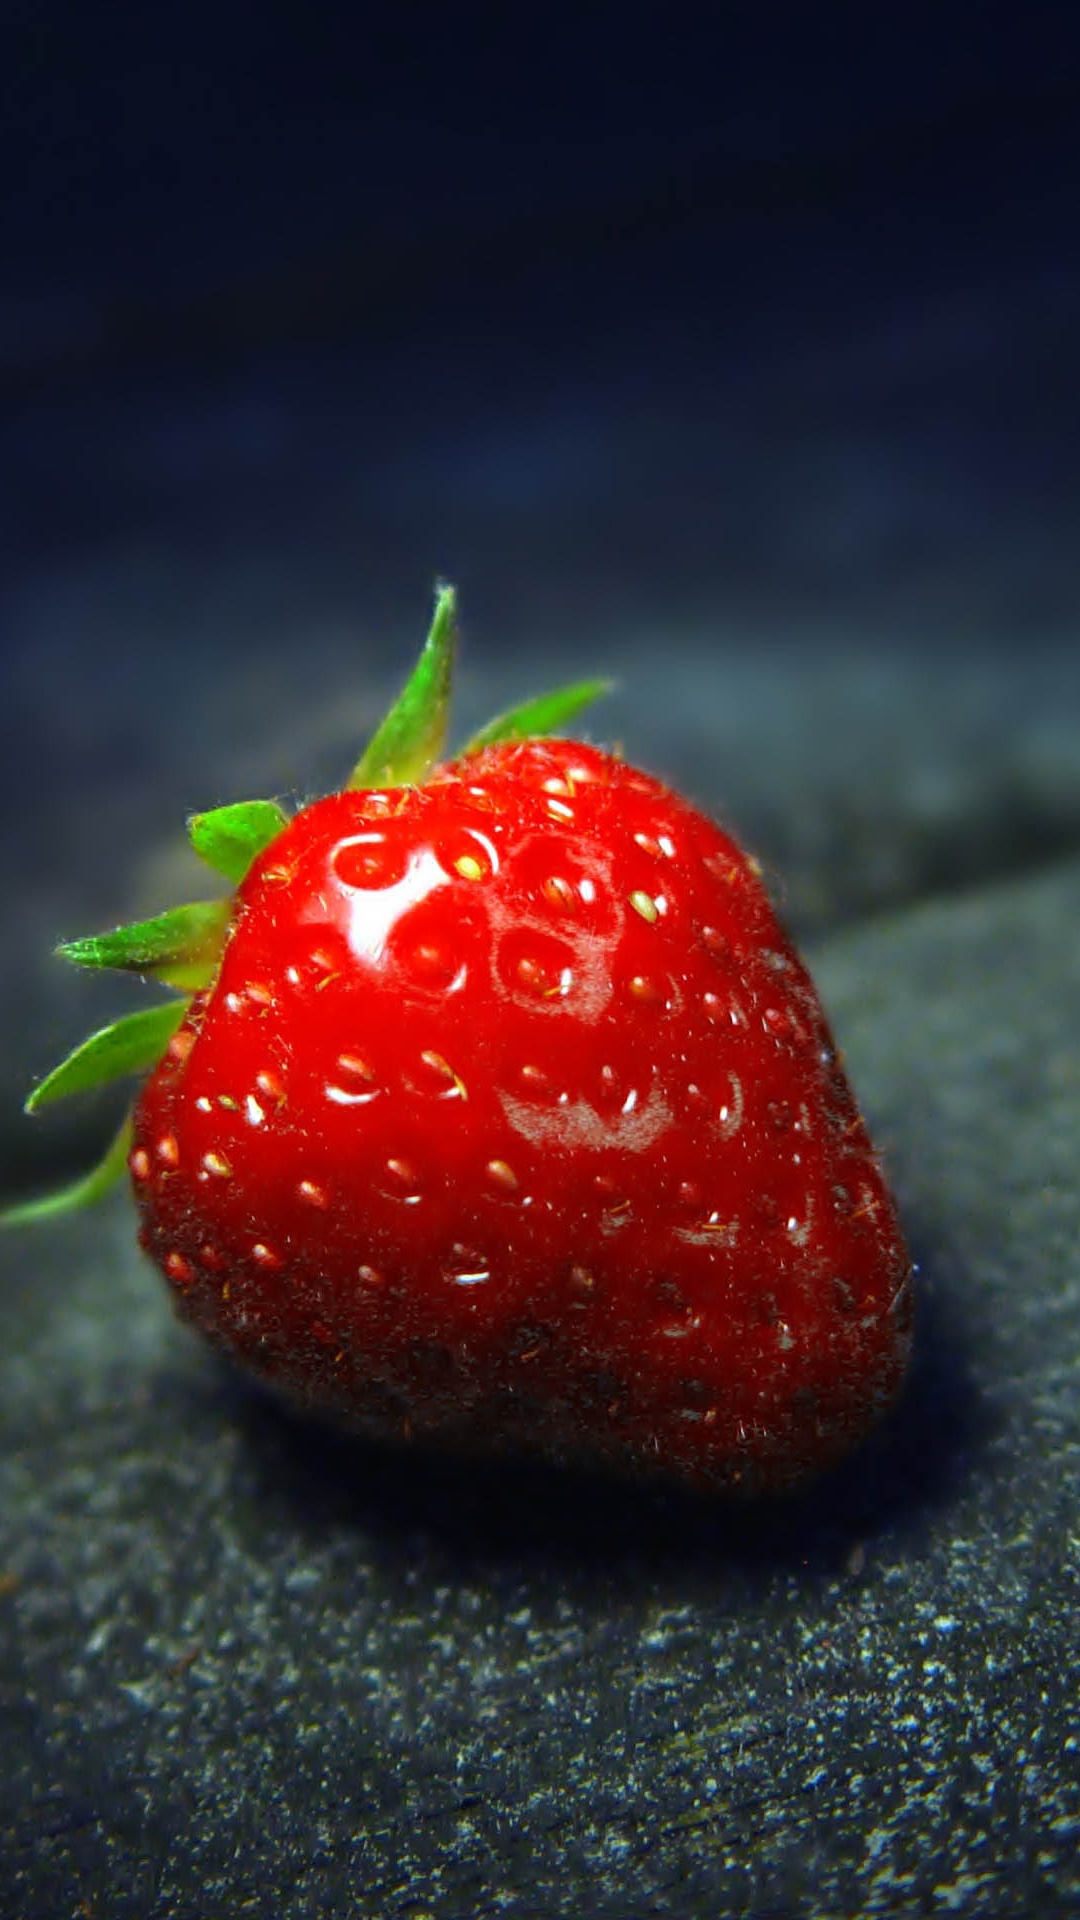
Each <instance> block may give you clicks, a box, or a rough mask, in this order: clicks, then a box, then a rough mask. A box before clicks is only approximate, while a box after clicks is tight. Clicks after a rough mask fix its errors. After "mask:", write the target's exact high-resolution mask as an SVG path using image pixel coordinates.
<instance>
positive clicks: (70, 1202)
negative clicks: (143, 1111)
mask: <svg viewBox="0 0 1080 1920" xmlns="http://www.w3.org/2000/svg"><path fill="white" fill-rule="evenodd" d="M131 1134H132V1126H131V1115H130V1113H129V1114H128V1116H127V1118H126V1120H125V1121H124V1124H123V1126H122V1127H121V1129H120V1131H119V1133H118V1134H117V1136H116V1138H115V1140H114V1141H113V1143H112V1145H111V1147H109V1149H108V1151H107V1152H106V1153H105V1154H104V1155H103V1156H102V1158H101V1159H100V1160H99V1161H98V1163H97V1166H96V1167H93V1168H92V1169H91V1171H90V1172H89V1173H84V1174H82V1175H81V1176H80V1178H79V1179H78V1180H73V1181H72V1182H71V1184H70V1186H67V1187H61V1188H60V1190H59V1192H58V1193H46V1194H43V1195H42V1197H41V1199H40V1200H21V1201H17V1202H16V1204H15V1205H14V1206H12V1207H3V1208H0V1227H31V1226H35V1225H36V1224H37V1222H38V1221H40V1220H53V1219H55V1218H56V1217H57V1215H58V1214H61V1213H75V1212H77V1211H78V1209H79V1208H80V1207H88V1206H90V1205H91V1203H92V1202H93V1201H95V1200H100V1199H101V1197H102V1195H103V1194H106V1193H108V1192H109V1189H110V1188H111V1187H114V1186H115V1185H116V1183H117V1181H118V1180H120V1179H121V1178H122V1176H123V1173H124V1170H125V1168H126V1166H127V1157H128V1154H129V1152H130V1151H131Z"/></svg>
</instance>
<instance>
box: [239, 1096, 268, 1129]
mask: <svg viewBox="0 0 1080 1920" xmlns="http://www.w3.org/2000/svg"><path fill="white" fill-rule="evenodd" d="M244 1118H245V1119H246V1121H247V1123H248V1126H249V1127H261V1126H262V1123H263V1121H264V1120H265V1119H266V1114H265V1113H264V1111H263V1109H262V1107H260V1105H259V1103H258V1101H257V1100H256V1098H255V1095H254V1094H253V1093H249V1094H248V1096H247V1099H246V1100H245V1101H244Z"/></svg>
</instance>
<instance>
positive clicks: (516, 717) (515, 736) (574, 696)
mask: <svg viewBox="0 0 1080 1920" xmlns="http://www.w3.org/2000/svg"><path fill="white" fill-rule="evenodd" d="M614 684H615V683H614V681H613V680H578V681H577V682H576V684H575V685H574V686H572V687H558V688H556V690H555V692H554V693H541V694H538V695H537V697H536V698H535V699H534V700H525V701H523V702H522V704H521V706H520V707H511V708H510V710H509V712H508V713H499V714H496V716H495V718H494V720H489V721H488V723H487V726H486V727H481V729H480V731H479V733H474V734H473V737H472V739H471V740H470V741H469V743H468V746H466V747H464V748H463V749H462V752H463V754H465V753H479V752H481V750H482V749H483V748H484V747H493V746H495V745H496V743H497V742H498V741H500V740H536V739H539V738H541V737H542V736H543V735H544V734H552V733H560V732H561V731H562V729H563V727H565V726H567V725H568V723H569V722H570V721H571V720H573V719H574V718H575V717H576V716H577V714H579V713H580V712H581V710H582V708H583V707H587V706H589V705H591V703H592V702H593V701H594V700H599V698H600V696H601V694H605V693H610V692H611V689H612V687H613V686H614Z"/></svg>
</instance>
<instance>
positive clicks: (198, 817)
mask: <svg viewBox="0 0 1080 1920" xmlns="http://www.w3.org/2000/svg"><path fill="white" fill-rule="evenodd" d="M288 824H289V816H288V814H287V813H284V812H283V811H282V809H281V808H280V807H279V806H278V804H277V802H276V800H238V801H237V802H235V804H234V805H233V806H230V807H214V808H213V809H212V810H211V811H210V812H209V813H197V814H195V816H194V817H193V819H191V820H189V821H188V835H189V837H190V839H191V844H192V846H193V847H194V849H195V851H196V853H197V854H198V856H199V858H200V860H205V861H206V864H207V866H208V867H213V869H214V872H215V873H222V874H224V876H225V878H226V880H231V881H232V883H233V885H234V886H236V885H237V884H238V883H239V882H240V881H241V880H242V879H243V878H244V875H245V873H246V872H247V870H248V868H249V867H250V865H251V863H252V861H253V860H254V858H255V855H256V854H257V853H261V852H262V850H263V848H264V847H268V846H269V845H270V842H271V840H276V839H277V836H278V834H279V833H280V832H281V831H282V829H283V828H284V827H287V826H288Z"/></svg>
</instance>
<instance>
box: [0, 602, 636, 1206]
mask: <svg viewBox="0 0 1080 1920" xmlns="http://www.w3.org/2000/svg"><path fill="white" fill-rule="evenodd" d="M456 651H457V594H456V591H455V589H454V588H453V587H452V586H448V585H446V584H440V585H439V586H438V587H437V588H436V595H435V610H434V614H433V617H432V621H431V627H430V629H429V632H428V636H427V640H426V641H425V643H424V647H423V650H422V652H421V654H420V657H419V659H418V661H417V663H416V665H415V667H414V668H413V670H412V673H411V674H410V676H409V678H408V680H407V681H406V684H405V686H404V688H403V689H402V691H401V693H400V694H399V696H398V698H397V700H396V701H395V702H394V704H393V706H392V707H391V709H390V711H389V713H388V714H387V715H386V717H385V719H384V720H383V721H382V722H381V724H380V725H379V726H378V727H377V728H376V730H375V733H374V734H373V736H372V738H371V740H370V742H369V743H368V745H367V747H366V748H365V750H364V752H363V753H362V754H361V756H360V758H359V759H358V760H357V762H356V764H355V766H354V767H353V769H352V772H351V773H350V775H349V778H348V780H347V781H346V783H345V786H346V789H347V790H357V789H370V788H383V789H386V788H393V787H414V786H420V785H422V784H423V782H424V781H425V780H426V779H427V778H428V776H429V775H430V774H431V773H432V771H433V770H434V768H435V767H436V766H438V764H439V763H440V761H441V759H442V757H443V754H444V751H445V746H446V739H447V733H448V730H449V719H450V704H451V691H452V682H453V672H454V663H455V657H456ZM610 685H611V682H610V681H608V680H604V679H590V680H581V681H577V682H575V683H574V684H572V685H570V686H567V687H562V688H559V689H557V690H556V691H555V692H553V693H547V694H541V695H539V696H537V697H535V698H533V699H530V700H526V701H524V702H523V703H522V704H521V705H520V706H517V707H513V708H510V709H509V710H508V711H507V712H505V713H502V714H499V715H497V716H496V718H495V719H494V720H491V721H489V722H488V723H487V725H486V726H484V727H482V728H481V729H480V730H479V732H478V733H475V734H474V735H473V736H472V738H471V739H470V740H469V741H468V742H467V743H466V745H465V746H464V747H463V748H462V750H461V754H460V755H459V757H461V758H463V757H465V756H466V755H469V754H473V753H479V752H481V751H482V749H484V748H485V747H490V746H493V745H495V744H497V743H498V742H500V741H507V740H525V739H530V738H536V737H539V736H541V735H551V734H555V733H559V732H561V731H562V730H563V729H564V728H565V727H567V726H568V725H569V723H570V722H571V721H572V720H573V719H575V718H576V716H577V715H578V714H579V713H580V712H581V711H582V709H583V708H584V707H586V706H587V705H589V704H590V703H591V702H592V701H593V700H595V699H597V698H598V697H599V696H600V695H601V694H603V693H606V692H607V691H608V690H609V688H610ZM289 819H290V816H289V815H288V814H287V813H286V812H285V811H284V809H283V808H282V807H281V806H279V804H278V803H277V801H276V800H242V801H237V802H234V803H232V804H230V805H227V806H223V807H215V808H212V809H211V810H210V811H208V812H205V813H197V814H195V815H193V816H192V818H191V819H190V820H189V821H188V837H189V839H190V842H191V845H192V847H193V849H194V851H195V852H196V853H197V854H198V855H199V858H200V859H201V860H202V861H203V862H204V863H205V864H206V865H207V866H208V867H209V868H210V869H211V870H212V871H213V872H214V873H217V874H219V875H220V876H221V877H222V878H223V879H225V880H227V881H228V882H229V883H230V886H231V887H232V889H233V890H235V889H236V888H237V887H239V885H240V883H241V882H242V881H243V879H244V878H245V876H246V874H247V872H248V870H249V868H250V866H251V864H252V862H253V861H254V860H255V858H256V857H257V855H259V854H260V853H262V852H264V851H265V849H266V848H267V847H268V846H270V845H271V843H272V842H273V841H274V840H275V839H276V838H277V837H278V835H279V834H280V833H281V832H283V831H284V829H285V828H286V827H287V826H288V825H289ZM234 904H235V902H234V892H230V893H228V894H227V895H225V896H224V897H222V898H220V899H215V900H202V901H194V902H190V903H188V904H186V905H184V906H179V907H171V908H169V909H167V910H166V911H165V912H163V913H160V914H156V915H154V916H153V917H152V918H150V919H147V920H139V921H135V922H132V923H131V924H129V925H127V926H122V927H114V928H112V929H111V930H110V931H108V932H105V933H99V934H90V935H88V936H85V937H83V938H81V939H76V940H68V941H64V942H63V943H62V944H61V945H60V946H58V947H57V948H56V952H57V954H58V956H59V957H60V958H61V959H64V960H68V961H70V962H71V963H72V964H73V965H74V966H78V967H89V968H100V967H107V968H110V969H118V970H119V971H121V972H125V973H138V974H141V975H143V976H144V977H145V978H149V979H152V980H156V981H159V982H160V983H161V984H162V985H163V986H166V987H170V988H172V989H173V990H174V992H175V993H176V994H177V995H178V996H179V997H178V998H176V999H174V1000H167V1001H163V1002H161V1003H158V1004H156V1005H154V1006H152V1007H147V1008H143V1009H141V1010H140V1011H138V1012H136V1013H129V1014H124V1015H122V1016H121V1018H120V1019H118V1020H115V1021H113V1022H112V1023H111V1024H110V1025H108V1026H105V1027H102V1028H100V1029H99V1030H98V1031H97V1032H96V1033H92V1034H90V1036H89V1037H88V1038H87V1039H86V1040H83V1041H81V1042H80V1043H79V1045H78V1046H77V1047H75V1048H74V1049H73V1050H72V1052H71V1053H69V1054H68V1055H67V1056H66V1057H65V1058H64V1059H63V1060H61V1061H60V1063H59V1064H58V1065H57V1066H56V1067H54V1068H53V1069H52V1071H51V1072H49V1073H47V1074H46V1075H45V1077H44V1079H42V1080H40V1081H39V1082H38V1084H37V1086H36V1087H34V1089H33V1091H32V1092H31V1093H30V1095H29V1096H28V1098H27V1100H26V1103H25V1111H26V1112H27V1113H31V1114H32V1113H36V1112H37V1111H38V1109H39V1108H41V1107H43V1106H47V1105H49V1104H50V1103H51V1102H52V1101H54V1100H59V1099H64V1098H66V1097H67V1096H68V1095H70V1094H76V1093H85V1092H89V1091H90V1090H92V1089H93V1088H96V1087H100V1086H105V1085H107V1084H108V1083H110V1082H111V1081H113V1080H117V1079H120V1078H124V1077H127V1076H128V1075H131V1074H143V1073H146V1072H148V1071H150V1070H151V1069H152V1068H153V1067H154V1066H155V1065H156V1064H157V1062H158V1060H159V1059H160V1058H161V1056H162V1054H163V1052H164V1051H165V1048H166V1047H167V1046H168V1044H169V1041H170V1040H171V1039H172V1036H173V1034H174V1033H175V1032H176V1030H177V1029H178V1027H179V1026H180V1025H181V1023H182V1021H183V1019H184V1017H185V1015H186V1013H187V1011H188V1008H189V1006H190V1004H191V999H192V996H193V995H194V994H196V993H199V992H202V991H205V990H206V989H207V988H209V987H211V986H212V985H213V982H214V980H215V978H216V975H217V971H218V966H219V964H220V960H221V954H222V951H223V948H224V945H225V940H226V937H227V935H228V931H229V927H230V924H231V921H232V916H233V911H234ZM131 1133H132V1117H131V1112H130V1111H129V1113H128V1115H127V1117H126V1118H125V1120H124V1123H123V1125H122V1126H121V1128H120V1131H119V1133H118V1134H117V1135H116V1137H115V1139H114V1140H113V1141H112V1143H111V1145H110V1146H109V1148H108V1150H107V1151H106V1153H105V1154H104V1155H103V1157H102V1159H101V1160H100V1161H99V1162H98V1164H97V1166H95V1167H94V1168H92V1169H91V1171H90V1172H89V1173H87V1174H85V1175H83V1176H81V1177H80V1178H79V1179H77V1180H75V1181H74V1182H72V1183H71V1184H69V1185H68V1186H66V1187H64V1188H61V1190H60V1191H59V1192H55V1193H51V1194H46V1195H45V1196H44V1197H43V1198H41V1199H34V1200H29V1201H25V1202H20V1203H17V1204H16V1205H14V1206H10V1207H8V1208H6V1209H3V1210H0V1226H24V1225H29V1224H31V1223H32V1222H36V1221H39V1220H45V1219H50V1218H52V1217H53V1216H55V1215H57V1214H61V1213H69V1212H73V1211H76V1210H78V1209H80V1208H82V1207H84V1206H86V1205H88V1204H89V1203H90V1202H91V1201H94V1200H97V1199H99V1198H100V1197H101V1196H102V1195H103V1194H104V1193H106V1192H107V1191H108V1190H109V1188H110V1187H112V1186H113V1185H114V1184H115V1182H116V1181H117V1180H119V1179H120V1178H121V1177H122V1176H123V1173H124V1171H125V1168H126V1165H127V1158H128V1154H129V1152H130V1147H131Z"/></svg>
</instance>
